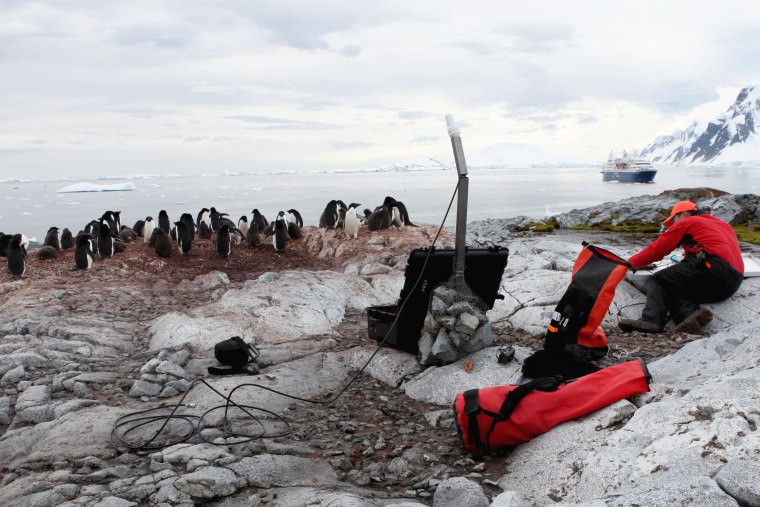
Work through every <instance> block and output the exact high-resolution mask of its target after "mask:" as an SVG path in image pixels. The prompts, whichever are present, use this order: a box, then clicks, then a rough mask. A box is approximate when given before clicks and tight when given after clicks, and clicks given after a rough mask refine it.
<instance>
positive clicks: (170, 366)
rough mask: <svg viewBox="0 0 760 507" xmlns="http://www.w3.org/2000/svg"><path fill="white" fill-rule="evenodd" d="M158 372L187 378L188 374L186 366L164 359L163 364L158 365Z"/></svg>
mask: <svg viewBox="0 0 760 507" xmlns="http://www.w3.org/2000/svg"><path fill="white" fill-rule="evenodd" d="M156 373H166V374H167V375H171V376H173V377H177V378H185V379H186V378H187V376H188V375H187V372H186V371H185V369H184V368H182V367H181V366H180V365H178V364H176V363H173V362H171V361H162V362H161V364H159V365H158V366H157V367H156Z"/></svg>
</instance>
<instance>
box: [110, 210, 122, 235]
mask: <svg viewBox="0 0 760 507" xmlns="http://www.w3.org/2000/svg"><path fill="white" fill-rule="evenodd" d="M111 215H112V216H113V220H114V222H116V229H114V230H115V231H121V211H112V212H111Z"/></svg>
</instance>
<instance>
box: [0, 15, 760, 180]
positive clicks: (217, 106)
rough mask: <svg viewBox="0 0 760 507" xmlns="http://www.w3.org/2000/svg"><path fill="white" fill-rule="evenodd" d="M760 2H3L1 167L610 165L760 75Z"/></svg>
mask: <svg viewBox="0 0 760 507" xmlns="http://www.w3.org/2000/svg"><path fill="white" fill-rule="evenodd" d="M758 27H760V2H758V1H757V0H747V1H731V0H723V1H721V2H715V1H714V0H712V1H710V2H707V1H702V0H689V1H671V0H666V1H663V0H657V1H641V0H639V1H635V2H623V1H617V0H605V1H575V0H574V1H540V0H539V1H526V0H520V1H505V0H498V1H479V0H469V1H461V0H460V1H420V0H402V1H401V0H400V1H374V2H365V1H348V0H346V1H333V0H320V1H308V2H307V1H304V2H288V1H285V0H275V1H271V2H270V1H255V0H240V1H226V2H225V1H217V2H210V1H194V0H176V1H155V0H152V1H146V2H136V1H123V2H108V1H67V0H55V1H52V0H51V1H39V2H35V1H26V0H22V1H15V0H10V1H6V0H0V125H2V127H0V177H10V176H17V177H20V176H25V175H27V176H41V175H51V174H52V175H62V174H65V173H67V172H72V173H75V174H82V173H84V172H87V173H88V174H103V175H108V174H124V173H178V172H188V173H201V172H214V171H224V170H229V171H274V170H287V169H297V170H319V169H331V168H357V167H366V166H374V165H387V164H390V163H393V162H396V161H399V160H403V159H404V158H407V157H412V156H418V155H426V156H431V157H434V158H437V159H440V160H442V161H444V162H447V163H453V156H452V154H451V145H450V143H449V140H448V136H447V133H446V124H445V121H444V116H445V114H447V113H452V114H454V116H455V118H456V119H457V120H458V122H459V124H460V127H461V131H462V139H463V143H464V146H465V153H467V152H468V151H471V150H478V149H480V148H484V147H486V146H488V145H491V144H496V143H529V144H532V145H536V146H538V147H540V148H542V149H544V150H547V151H550V152H554V153H560V154H566V155H568V156H572V157H582V158H585V159H588V160H591V161H594V162H599V163H601V162H602V161H603V160H604V159H606V157H607V154H608V152H609V151H610V149H613V148H615V149H621V148H624V147H625V148H629V147H639V148H641V147H643V146H644V145H646V144H648V143H650V142H651V141H652V140H654V138H655V137H656V136H658V135H661V134H668V133H671V132H672V131H673V130H675V129H678V128H685V127H686V126H688V124H689V123H690V122H691V121H692V120H694V119H703V120H705V119H709V118H712V117H714V116H716V115H717V114H719V113H721V112H723V111H724V110H725V109H726V108H727V107H728V106H729V105H730V104H731V103H732V102H733V100H734V99H735V98H736V95H737V94H738V93H739V91H740V89H741V88H742V87H743V86H746V85H750V84H760V49H759V48H760V29H758Z"/></svg>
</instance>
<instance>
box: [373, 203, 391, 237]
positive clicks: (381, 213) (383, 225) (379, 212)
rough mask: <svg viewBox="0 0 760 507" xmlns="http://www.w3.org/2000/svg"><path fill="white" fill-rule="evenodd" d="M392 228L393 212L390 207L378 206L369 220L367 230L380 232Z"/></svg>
mask: <svg viewBox="0 0 760 507" xmlns="http://www.w3.org/2000/svg"><path fill="white" fill-rule="evenodd" d="M390 226H391V211H390V210H389V209H388V206H385V205H383V206H378V207H377V208H375V211H373V212H372V214H371V215H370V216H369V217H368V218H367V229H369V230H370V231H379V230H381V229H387V228H388V227H390Z"/></svg>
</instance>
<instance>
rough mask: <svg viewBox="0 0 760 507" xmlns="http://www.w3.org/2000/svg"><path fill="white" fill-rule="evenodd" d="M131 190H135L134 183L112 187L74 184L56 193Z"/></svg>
mask: <svg viewBox="0 0 760 507" xmlns="http://www.w3.org/2000/svg"><path fill="white" fill-rule="evenodd" d="M131 190H137V188H136V187H135V184H134V183H131V182H128V183H116V184H113V185H96V184H94V183H87V182H82V183H74V184H73V185H68V186H66V187H63V188H59V189H58V190H56V192H58V193H62V194H66V193H74V192H128V191H131Z"/></svg>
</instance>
